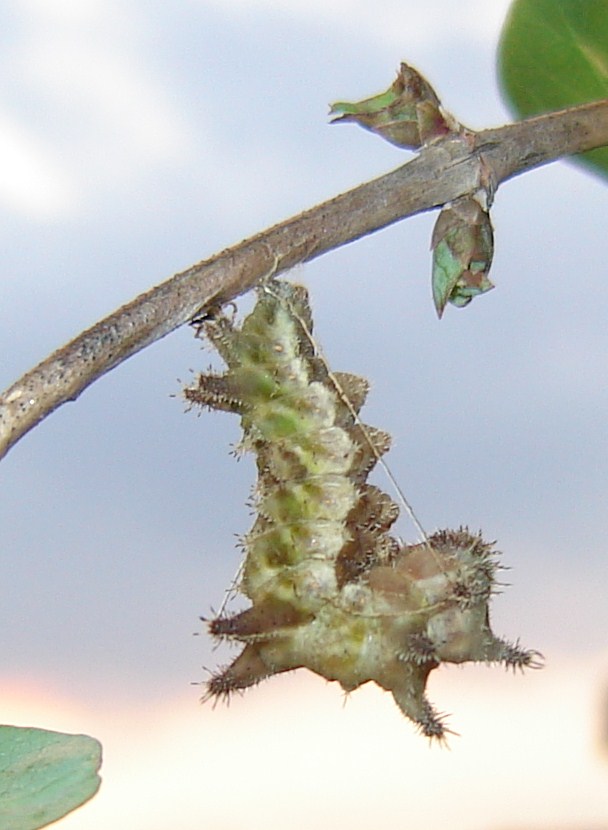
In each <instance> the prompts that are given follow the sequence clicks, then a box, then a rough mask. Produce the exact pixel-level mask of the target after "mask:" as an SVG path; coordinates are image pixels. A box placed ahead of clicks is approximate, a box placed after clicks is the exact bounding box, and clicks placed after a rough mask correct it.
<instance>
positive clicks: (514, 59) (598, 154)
mask: <svg viewBox="0 0 608 830" xmlns="http://www.w3.org/2000/svg"><path fill="white" fill-rule="evenodd" d="M498 74H499V79H500V82H501V85H502V88H503V92H504V95H505V98H506V99H507V102H508V104H509V105H510V107H511V110H512V111H513V112H514V113H516V114H517V115H518V116H530V115H537V114H538V113H542V112H547V111H549V110H560V109H563V108H566V107H569V106H573V105H575V104H583V103H586V102H589V101H596V100H599V99H602V98H608V2H607V1H606V0H560V2H559V3H556V2H555V0H515V2H514V3H513V4H512V6H511V9H510V12H509V15H508V17H507V20H506V22H505V25H504V27H503V30H502V34H501V39H500V44H499V50H498ZM579 160H580V161H581V162H582V163H583V164H585V165H587V166H589V167H591V168H592V169H593V170H594V171H595V172H596V173H600V174H601V175H603V176H607V175H608V148H606V147H603V148H600V149H598V150H592V151H591V152H588V153H585V154H583V155H581V156H576V157H574V158H573V161H579Z"/></svg>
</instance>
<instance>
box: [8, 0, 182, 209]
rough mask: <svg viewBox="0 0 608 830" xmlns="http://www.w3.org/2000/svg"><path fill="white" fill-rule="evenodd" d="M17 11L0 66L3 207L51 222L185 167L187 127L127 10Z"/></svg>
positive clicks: (53, 6)
mask: <svg viewBox="0 0 608 830" xmlns="http://www.w3.org/2000/svg"><path fill="white" fill-rule="evenodd" d="M19 12H20V14H21V20H20V21H19V22H20V26H19V27H16V31H18V32H19V34H18V35H17V36H16V37H15V36H14V37H13V39H12V41H9V48H8V49H7V50H6V52H5V54H4V56H3V58H2V63H1V64H0V69H1V71H2V74H3V75H4V76H5V77H10V78H11V98H9V99H5V103H4V107H3V109H4V111H2V110H0V119H1V120H2V122H4V123H5V124H7V125H8V127H7V131H6V135H5V136H4V146H3V150H4V152H3V154H2V156H1V158H2V159H3V160H2V162H0V165H1V167H2V169H1V170H0V173H1V175H0V181H2V184H3V187H2V189H1V190H0V197H1V198H2V199H3V201H4V203H5V205H6V206H7V207H9V208H12V209H13V210H15V211H17V212H19V213H24V212H25V213H29V215H30V216H31V218H34V219H41V218H58V217H62V216H65V214H66V213H69V212H70V211H71V212H74V211H75V210H76V209H77V206H82V204H83V202H84V201H85V200H87V199H91V198H94V196H95V194H96V193H98V192H100V191H101V192H103V191H105V190H107V189H115V188H116V187H117V186H121V185H124V184H126V183H128V182H132V181H133V180H136V179H137V177H138V176H140V175H143V174H144V173H148V172H149V171H150V170H151V169H154V168H157V167H158V166H161V167H162V166H164V165H167V164H174V163H175V162H176V161H177V162H178V163H180V164H183V163H184V161H185V160H186V159H187V158H188V157H189V155H190V152H191V135H192V130H191V127H190V125H189V124H188V123H187V121H186V119H185V117H184V115H183V113H182V112H180V110H179V107H178V106H176V105H175V104H174V102H173V101H172V100H171V89H170V88H169V86H168V84H167V82H166V81H165V79H164V78H163V77H162V76H161V74H160V72H159V71H158V69H157V68H155V67H153V66H151V65H149V64H150V62H149V60H148V59H147V56H146V55H145V53H144V52H143V51H142V50H141V49H140V48H139V41H138V37H137V29H138V27H137V18H136V16H135V15H134V14H133V11H132V10H130V11H125V10H124V8H119V7H118V6H116V5H115V4H114V3H107V4H99V3H94V2H82V3H80V2H78V3H76V2H70V1H69V0H54V2H48V3H47V2H45V3H42V2H38V1H37V0H27V2H22V3H21V5H20V7H19Z"/></svg>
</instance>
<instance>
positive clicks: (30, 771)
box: [0, 726, 101, 830]
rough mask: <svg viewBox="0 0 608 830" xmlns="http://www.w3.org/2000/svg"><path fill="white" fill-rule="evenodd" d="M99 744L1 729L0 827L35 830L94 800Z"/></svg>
mask: <svg viewBox="0 0 608 830" xmlns="http://www.w3.org/2000/svg"><path fill="white" fill-rule="evenodd" d="M100 766H101V744H100V743H99V742H98V741H96V740H95V739H94V738H90V737H89V736H88V735H66V734H64V733H62V732H49V731H48V730H46V729H34V728H30V727H20V726H0V827H2V828H5V830H37V828H39V827H45V826H46V825H47V824H50V823H51V822H53V821H57V819H59V818H62V817H63V816H65V815H66V814H67V813H69V812H71V811H72V810H75V809H76V807H79V806H80V805H81V804H84V802H85V801H88V800H89V799H90V798H92V796H94V795H95V793H96V792H97V790H98V789H99V785H100V783H101V779H100V778H99V775H98V774H97V771H98V770H99V767H100Z"/></svg>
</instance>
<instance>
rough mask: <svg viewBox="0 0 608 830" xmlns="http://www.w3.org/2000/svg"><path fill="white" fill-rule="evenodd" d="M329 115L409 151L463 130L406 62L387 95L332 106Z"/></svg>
mask: <svg viewBox="0 0 608 830" xmlns="http://www.w3.org/2000/svg"><path fill="white" fill-rule="evenodd" d="M329 114H330V115H334V116H336V117H335V118H334V119H333V121H332V124H338V123H344V122H350V121H354V122H355V123H357V124H359V125H360V126H361V127H364V128H365V129H366V130H371V131H372V132H374V133H377V134H378V135H380V136H382V138H384V139H386V140H387V141H390V142H391V144H396V145H397V146H398V147H405V148H407V149H409V150H417V149H418V148H419V147H422V145H423V144H428V143H429V142H430V141H433V140H434V139H437V138H440V137H441V136H444V135H448V134H450V133H459V132H461V130H462V127H461V125H460V124H459V123H458V122H457V121H456V120H455V119H454V118H453V117H452V116H451V115H450V114H449V113H447V112H445V110H444V109H443V107H442V106H441V104H440V102H439V98H438V97H437V95H436V93H435V90H434V89H433V88H432V86H431V85H430V84H429V83H428V81H426V80H425V79H424V78H423V77H422V75H420V74H419V73H418V72H417V71H416V70H415V69H414V68H413V67H411V66H408V64H407V63H402V64H401V66H400V68H399V72H398V73H397V77H396V79H395V81H394V83H393V84H392V85H391V86H390V87H389V89H387V90H386V92H381V93H380V94H379V95H374V96H373V97H372V98H366V99H364V100H363V101H358V102H356V103H353V104H351V103H346V102H343V101H340V102H338V103H336V104H332V105H331V108H330V111H329Z"/></svg>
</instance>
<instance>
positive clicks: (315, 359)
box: [184, 279, 541, 740]
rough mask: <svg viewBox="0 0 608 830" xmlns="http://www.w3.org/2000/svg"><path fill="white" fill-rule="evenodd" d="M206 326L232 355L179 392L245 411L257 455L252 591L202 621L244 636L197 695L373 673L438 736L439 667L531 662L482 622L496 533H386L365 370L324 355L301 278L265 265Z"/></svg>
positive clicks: (218, 633)
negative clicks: (297, 675) (285, 677)
mask: <svg viewBox="0 0 608 830" xmlns="http://www.w3.org/2000/svg"><path fill="white" fill-rule="evenodd" d="M200 325H201V326H202V329H203V332H204V334H205V335H206V336H207V337H208V338H209V340H210V341H211V343H212V344H213V346H214V347H215V348H216V349H217V351H218V352H219V354H220V356H221V357H222V359H223V360H224V362H225V363H226V365H227V370H226V371H225V372H224V373H223V374H213V373H209V374H201V375H199V377H198V378H197V381H196V383H195V384H194V385H193V386H191V387H189V388H187V389H186V390H185V392H184V394H185V398H186V400H187V401H188V402H189V403H190V404H191V405H198V406H202V407H207V408H210V409H216V410H221V411H225V412H231V413H234V414H237V415H239V416H240V419H241V426H242V429H243V438H242V441H241V445H240V449H242V450H244V451H250V452H252V453H253V454H254V455H255V459H256V466H257V484H256V486H255V490H254V496H253V503H254V506H255V508H256V511H257V516H256V519H255V522H254V524H253V527H252V528H251V530H250V531H249V532H248V533H247V534H246V535H245V537H244V539H243V548H244V551H245V559H244V564H243V567H242V572H241V577H240V582H239V586H238V587H239V590H240V591H241V592H242V593H243V594H244V595H245V596H246V597H247V598H248V599H249V601H250V603H251V605H250V607H248V608H246V609H245V610H244V611H241V612H240V613H237V614H234V615H232V616H230V615H227V614H224V613H220V614H219V615H218V616H217V617H216V618H215V619H213V620H211V621H210V622H209V631H210V633H211V635H212V636H213V637H214V638H218V639H220V640H232V641H237V642H238V643H241V644H243V648H242V650H241V652H240V653H239V655H238V656H237V657H236V659H235V660H233V662H232V663H231V664H230V665H228V666H227V667H225V668H224V669H223V670H221V671H219V672H218V673H216V674H214V675H212V677H211V679H210V680H209V682H208V683H207V690H206V694H205V696H204V698H203V699H204V700H206V699H218V698H228V697H229V696H230V695H231V694H232V693H233V692H236V691H240V690H243V689H245V688H247V687H249V686H252V685H254V684H256V683H258V682H259V681H261V680H263V679H264V678H267V677H270V676H271V675H274V674H278V673H281V672H285V671H289V670H292V669H297V668H308V669H310V670H311V671H313V672H315V673H317V674H318V675H321V676H322V677H324V678H326V679H327V680H333V681H337V682H338V683H339V684H340V685H341V686H342V688H343V689H344V690H345V691H347V692H350V691H352V690H354V689H356V688H357V687H359V686H361V685H362V684H364V683H367V682H370V681H371V682H374V683H376V684H378V686H380V687H382V688H383V689H386V690H387V691H390V692H391V693H392V695H393V697H394V699H395V701H396V703H397V705H398V706H399V708H400V709H401V711H402V712H403V713H404V714H405V715H406V716H407V717H408V718H409V719H410V720H411V721H413V722H414V724H416V725H417V727H418V728H419V730H420V731H421V732H422V733H423V734H424V735H426V736H428V737H430V738H435V739H439V740H442V739H444V738H445V734H446V732H447V731H450V730H448V729H447V726H446V724H445V719H444V717H443V716H441V715H440V714H438V713H437V712H436V711H435V709H434V708H433V707H432V705H431V704H430V703H429V701H428V700H427V698H426V695H425V687H426V682H427V678H428V676H429V674H430V672H431V671H432V670H433V669H435V668H437V667H438V666H439V665H440V664H441V663H464V662H467V661H483V662H486V663H489V662H498V663H503V664H505V665H506V666H507V667H512V668H514V669H515V668H524V667H537V666H539V665H540V664H539V662H538V658H539V657H541V655H539V654H538V652H535V651H529V650H526V649H524V648H522V647H521V646H520V645H519V642H516V643H509V642H507V641H505V640H502V639H499V638H497V637H495V636H494V634H493V633H492V630H491V627H490V619H489V602H490V599H491V596H492V593H493V592H494V590H495V585H496V570H497V568H498V564H497V552H496V551H495V550H494V549H493V543H492V544H489V543H487V542H485V541H484V540H483V538H482V537H481V535H480V534H474V533H471V532H469V530H468V529H467V528H466V527H461V528H459V529H457V530H441V531H438V532H436V533H434V534H433V535H432V536H430V537H429V538H428V539H427V540H425V541H424V542H422V543H418V544H404V543H401V542H400V541H398V540H397V539H396V538H395V537H393V536H391V535H390V534H389V531H390V528H391V526H392V525H393V523H394V522H395V520H396V518H397V516H398V513H399V509H398V507H397V505H396V504H395V503H394V502H393V501H392V499H391V498H390V497H389V496H388V495H387V494H385V493H384V492H382V491H381V490H380V489H379V488H378V487H376V486H374V485H372V484H370V483H368V481H367V478H368V475H369V473H370V471H371V470H372V468H373V467H374V465H375V464H376V462H377V461H378V460H379V459H380V458H381V457H382V456H383V455H384V454H385V453H386V452H387V451H388V449H389V446H390V442H391V438H390V436H389V435H388V434H387V433H386V432H384V431H382V430H380V429H376V428H374V427H370V426H365V425H363V424H362V423H361V422H360V420H359V415H358V413H359V411H360V409H361V408H362V406H363V404H364V401H365V398H366V396H367V392H368V383H367V381H366V380H365V379H363V378H361V377H358V376H356V375H352V374H346V373H337V372H336V373H333V372H331V371H330V370H329V368H328V366H327V364H326V362H325V361H324V360H323V359H322V357H321V356H320V355H319V354H318V351H317V349H316V347H315V343H314V340H313V339H312V336H311V333H312V326H313V323H312V314H311V309H310V305H309V301H308V293H307V291H306V289H305V288H304V287H303V286H300V285H294V284H291V283H289V282H287V281H283V280H278V279H270V280H269V281H267V282H266V283H265V284H264V285H262V286H261V287H260V288H259V289H258V297H257V302H256V304H255V307H254V309H253V311H252V312H251V313H250V314H249V315H248V316H247V317H246V318H245V319H244V321H243V322H242V325H241V326H240V327H239V326H237V325H236V324H235V323H234V321H233V319H232V317H230V316H228V315H226V314H225V313H221V312H218V313H217V314H215V315H213V316H211V317H210V318H209V319H207V320H206V321H204V322H202V323H201V324H200Z"/></svg>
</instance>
